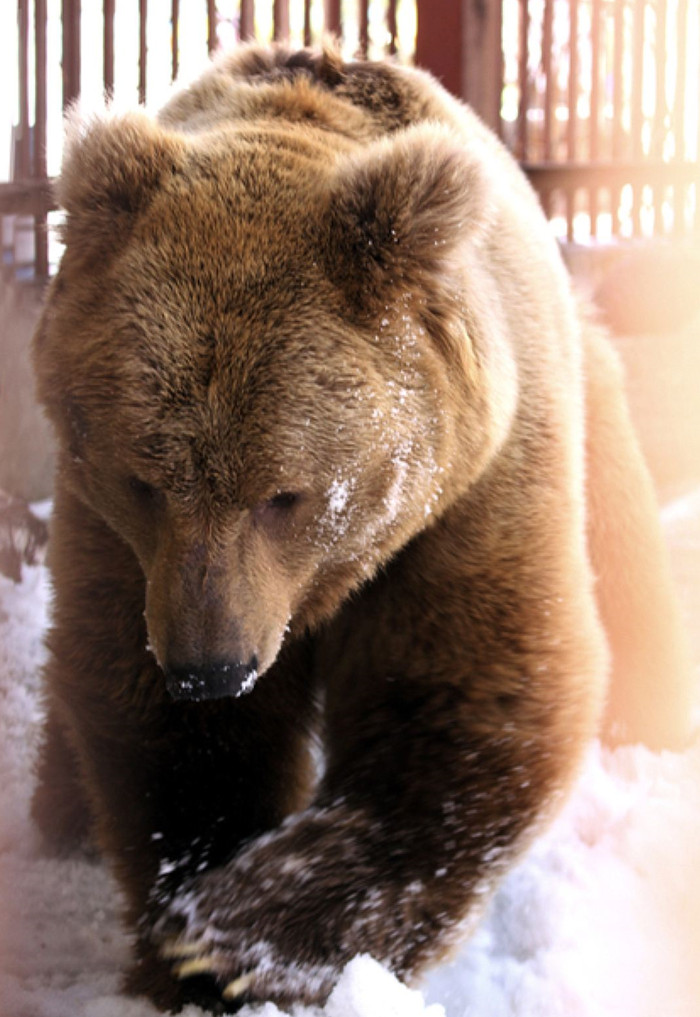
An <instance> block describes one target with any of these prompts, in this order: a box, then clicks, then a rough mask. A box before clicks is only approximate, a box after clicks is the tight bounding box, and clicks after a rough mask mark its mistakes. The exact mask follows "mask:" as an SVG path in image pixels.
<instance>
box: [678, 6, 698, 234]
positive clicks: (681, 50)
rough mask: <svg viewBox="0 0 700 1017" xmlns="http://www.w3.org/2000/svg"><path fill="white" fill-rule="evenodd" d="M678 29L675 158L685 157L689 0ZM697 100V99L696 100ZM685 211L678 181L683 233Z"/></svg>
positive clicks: (681, 11) (682, 9)
mask: <svg viewBox="0 0 700 1017" xmlns="http://www.w3.org/2000/svg"><path fill="white" fill-rule="evenodd" d="M676 25H677V31H676V87H675V97H674V103H673V136H674V142H675V156H674V157H675V159H676V160H677V161H679V162H680V161H682V160H683V159H684V158H685V75H686V45H687V34H686V33H687V30H688V0H678V11H677V21H676ZM696 101H697V100H696ZM684 212H685V185H684V184H681V183H676V184H675V185H674V188H673V231H674V233H676V234H677V235H680V234H681V233H683V231H684V229H685V223H684Z"/></svg>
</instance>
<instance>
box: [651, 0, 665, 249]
mask: <svg viewBox="0 0 700 1017" xmlns="http://www.w3.org/2000/svg"><path fill="white" fill-rule="evenodd" d="M666 36H667V33H666V0H656V37H655V40H654V41H655V46H654V59H655V62H656V108H655V110H654V127H653V130H652V143H651V154H652V157H653V158H655V159H661V158H662V156H663V150H664V141H665V138H666V112H667V103H666ZM665 193H666V189H665V187H663V186H660V185H657V186H655V187H654V188H653V191H652V195H653V198H652V200H653V205H654V233H655V234H656V235H658V236H661V235H662V234H663V216H662V208H663V202H664V198H665Z"/></svg>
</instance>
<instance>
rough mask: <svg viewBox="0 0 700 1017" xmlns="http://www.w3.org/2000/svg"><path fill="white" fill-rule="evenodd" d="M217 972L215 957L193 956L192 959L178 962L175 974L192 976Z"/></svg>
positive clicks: (177, 975) (179, 976) (182, 976)
mask: <svg viewBox="0 0 700 1017" xmlns="http://www.w3.org/2000/svg"><path fill="white" fill-rule="evenodd" d="M214 973H215V958H214V957H193V958H192V960H186V961H183V962H182V964H176V965H175V966H174V968H173V974H174V975H175V977H176V978H192V977H193V976H194V975H211V974H214Z"/></svg>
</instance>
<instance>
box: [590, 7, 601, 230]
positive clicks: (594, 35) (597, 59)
mask: <svg viewBox="0 0 700 1017" xmlns="http://www.w3.org/2000/svg"><path fill="white" fill-rule="evenodd" d="M600 3H601V0H593V4H592V7H591V104H590V125H589V126H590V132H589V138H588V154H589V158H590V160H591V162H597V160H598V156H599V145H598V142H599V130H600V64H601V55H602V54H601V45H600ZM588 209H589V214H590V218H591V235H592V236H593V237H594V238H596V237H597V236H598V189H597V187H591V189H590V191H589V194H588Z"/></svg>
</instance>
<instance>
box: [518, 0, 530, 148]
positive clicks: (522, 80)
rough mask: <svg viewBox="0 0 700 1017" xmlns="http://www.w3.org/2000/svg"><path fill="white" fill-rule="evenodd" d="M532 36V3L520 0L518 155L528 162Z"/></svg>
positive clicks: (527, 0)
mask: <svg viewBox="0 0 700 1017" xmlns="http://www.w3.org/2000/svg"><path fill="white" fill-rule="evenodd" d="M529 36H530V5H529V0H520V42H519V54H518V87H519V92H520V98H519V104H518V157H519V158H520V160H521V161H522V162H527V160H528V158H529V154H530V153H529V151H528V140H529V139H528V129H527V111H528V107H529V105H530V87H529V85H530V77H529V74H528V40H529Z"/></svg>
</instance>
